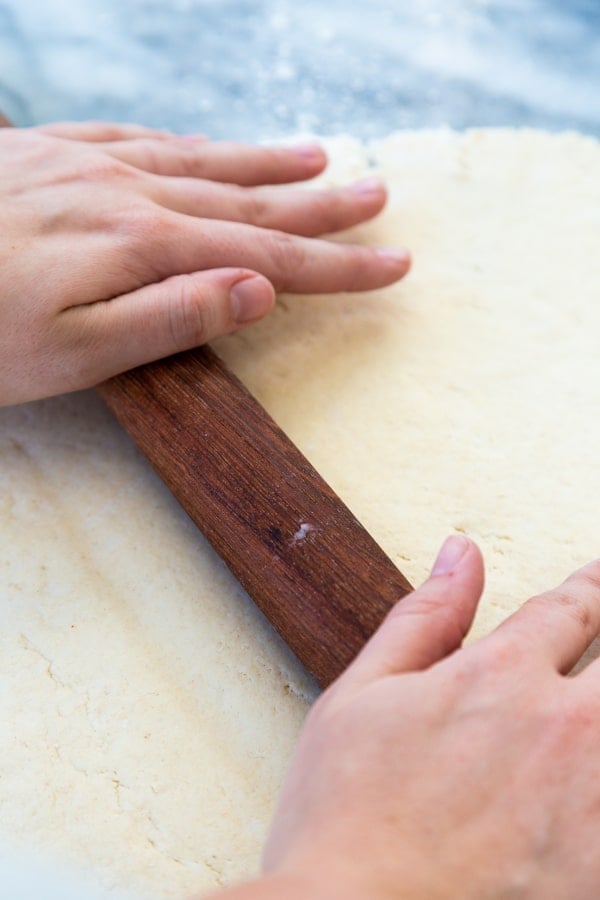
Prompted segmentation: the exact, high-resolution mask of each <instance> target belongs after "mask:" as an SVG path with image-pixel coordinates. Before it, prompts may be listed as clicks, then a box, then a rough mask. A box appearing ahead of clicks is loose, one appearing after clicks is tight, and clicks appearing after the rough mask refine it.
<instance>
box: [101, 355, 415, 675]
mask: <svg viewBox="0 0 600 900" xmlns="http://www.w3.org/2000/svg"><path fill="white" fill-rule="evenodd" d="M98 390H99V391H100V393H101V395H102V396H103V398H104V400H105V401H106V403H107V404H108V406H109V407H110V409H111V410H112V411H113V413H114V414H115V415H116V417H117V418H118V419H119V420H120V422H121V423H122V424H123V426H124V427H125V428H126V430H127V431H128V432H129V434H130V435H131V436H132V438H133V440H134V441H135V442H136V444H137V445H138V446H139V448H140V449H141V451H142V453H143V454H144V455H145V456H146V457H147V458H148V460H149V461H150V463H151V464H152V466H153V467H154V469H155V470H156V472H157V473H158V474H159V475H160V477H161V478H162V479H163V481H164V482H165V483H166V484H167V485H168V486H169V488H170V489H171V491H172V492H173V494H174V495H175V496H176V497H177V499H178V500H179V502H180V503H181V505H182V506H183V508H184V509H185V510H186V511H187V513H188V514H189V515H190V517H191V518H192V520H193V521H194V522H195V523H196V524H197V525H198V527H199V528H200V529H201V530H202V531H203V532H204V534H205V535H206V537H207V538H208V540H209V541H210V542H211V544H212V545H213V546H214V547H215V549H216V551H217V552H218V553H219V554H220V556H221V557H222V558H223V559H224V560H225V562H226V563H227V565H228V566H229V568H230V569H231V571H232V572H233V573H234V574H235V576H236V577H237V578H238V579H239V581H240V582H241V583H242V585H243V586H244V587H245V589H246V590H247V591H248V593H249V594H250V596H251V597H252V598H253V600H254V601H255V602H256V603H257V604H258V606H259V607H260V608H261V609H262V610H263V612H264V613H265V615H266V616H267V617H268V619H269V620H270V621H271V622H272V624H273V625H274V626H275V628H276V629H277V631H278V632H279V633H280V635H281V636H282V637H283V639H284V640H285V641H286V642H287V643H288V645H289V646H290V647H291V649H292V650H293V651H294V653H295V654H296V655H297V656H298V658H299V659H300V660H301V661H302V662H303V663H304V665H305V666H306V668H307V669H308V670H309V671H310V672H312V674H313V675H314V676H315V677H316V679H317V681H318V682H319V683H320V684H321V685H322V686H326V685H327V684H329V683H330V682H331V681H333V680H334V679H335V678H336V677H337V676H338V675H339V674H340V673H341V671H342V670H343V669H344V668H345V667H346V666H347V665H348V663H349V662H350V661H351V660H352V659H353V658H354V656H355V655H356V653H357V652H358V651H359V650H360V648H361V647H362V646H363V644H364V643H365V641H366V640H367V639H368V638H369V637H370V635H371V634H372V633H373V631H374V630H375V629H376V628H377V626H378V625H379V624H380V622H381V620H382V619H383V617H384V616H385V615H386V613H387V612H388V611H389V609H390V608H391V606H392V605H393V604H394V603H395V602H396V601H398V600H399V599H400V598H401V597H403V596H404V595H405V594H406V593H407V592H408V591H410V590H411V587H410V585H409V583H408V582H407V580H406V579H405V578H404V576H403V575H402V574H401V573H400V572H399V571H398V569H397V568H396V566H395V565H394V564H393V563H392V561H391V560H390V559H389V557H387V556H386V554H385V553H384V552H383V550H382V549H381V548H380V547H379V545H378V544H376V542H375V541H374V540H373V538H372V537H371V536H370V535H369V534H368V532H367V531H366V530H365V529H364V528H363V527H362V525H361V524H360V523H359V522H358V521H357V520H356V518H355V517H354V516H353V515H352V513H351V512H350V510H349V509H348V508H347V507H346V506H345V505H344V504H343V503H342V501H341V500H340V498H339V497H338V496H337V495H336V494H335V493H334V492H333V490H332V489H331V488H330V487H329V486H328V485H327V484H326V482H325V481H324V480H323V479H322V478H321V477H320V475H319V474H318V473H317V472H316V470H315V469H314V468H313V467H312V466H311V465H310V463H309V462H308V461H307V460H306V459H305V457H304V456H303V455H302V454H301V453H300V451H299V450H298V448H297V447H296V446H295V445H294V444H293V443H292V442H291V441H290V440H289V438H287V437H286V435H285V434H284V433H283V431H282V430H281V429H280V428H279V427H278V426H277V425H276V424H275V422H274V421H273V420H272V419H271V418H270V416H269V415H268V414H267V413H266V411H265V410H264V409H263V408H262V406H261V405H260V404H259V403H258V401H257V400H255V398H254V397H253V396H252V395H251V394H250V393H249V392H248V391H247V390H246V388H245V387H244V386H243V385H242V384H241V382H240V381H239V380H238V379H237V378H236V377H235V376H234V375H233V374H232V373H231V372H230V371H229V370H228V369H227V367H226V366H225V364H224V363H223V362H222V361H221V360H220V359H219V357H218V356H217V355H216V354H215V353H214V352H213V351H212V350H210V349H209V348H208V347H203V348H200V349H198V350H193V351H190V352H188V353H183V354H179V355H178V356H175V357H171V358H170V359H167V360H163V361H161V362H157V363H153V364H150V365H147V366H142V367H140V368H139V369H136V370H133V371H132V372H128V373H125V374H124V375H121V376H119V377H117V378H114V379H112V380H111V381H109V382H107V383H105V384H104V385H101V386H100V387H99V389H98Z"/></svg>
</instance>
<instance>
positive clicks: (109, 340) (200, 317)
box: [62, 268, 275, 386]
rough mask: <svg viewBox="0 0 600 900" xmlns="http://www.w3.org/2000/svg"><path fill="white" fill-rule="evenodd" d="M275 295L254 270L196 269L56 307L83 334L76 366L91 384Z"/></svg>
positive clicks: (231, 327) (254, 312)
mask: <svg viewBox="0 0 600 900" xmlns="http://www.w3.org/2000/svg"><path fill="white" fill-rule="evenodd" d="M274 296H275V295H274V291H273V288H272V286H271V285H270V284H269V282H268V281H267V280H266V279H265V278H263V277H261V276H260V275H257V274H256V273H255V272H249V271H247V270H244V269H239V268H238V269H218V270H213V271H210V272H196V273H193V274H191V275H178V276H175V277H173V278H168V279H166V280H165V281H162V282H159V283H157V284H152V285H148V286H146V287H143V288H140V289H139V290H137V291H133V292H132V293H130V294H126V295H123V296H120V297H116V298H114V299H113V300H109V301H103V302H101V303H93V304H89V305H87V306H80V307H71V308H70V309H67V310H65V311H64V312H63V313H62V319H63V321H62V326H63V329H65V332H68V333H70V334H77V335H78V337H79V336H82V337H81V340H82V342H83V353H82V359H81V360H80V368H81V369H83V368H84V367H85V370H84V371H80V372H79V373H78V374H79V375H80V376H81V379H82V380H83V381H85V383H86V384H87V385H89V386H92V385H94V384H98V383H99V382H100V381H103V380H105V379H107V378H110V377H112V376H113V375H117V374H118V373H120V372H124V371H126V370H127V369H131V368H134V367H135V366H138V365H142V364H143V363H147V362H151V361H153V360H155V359H161V358H162V357H165V356H170V355H171V354H172V353H179V352H180V351H182V350H188V349H190V348H192V347H197V346H199V345H201V344H204V343H206V342H207V341H210V340H212V339H214V338H216V337H219V336H220V335H223V334H227V333H229V332H232V331H236V330H237V329H239V328H241V327H242V326H244V325H248V324H251V323H252V322H255V321H257V320H258V319H260V318H262V316H264V315H266V313H267V312H269V310H270V309H271V307H272V306H273V302H274ZM86 336H87V340H86V341H83V338H85V337H86Z"/></svg>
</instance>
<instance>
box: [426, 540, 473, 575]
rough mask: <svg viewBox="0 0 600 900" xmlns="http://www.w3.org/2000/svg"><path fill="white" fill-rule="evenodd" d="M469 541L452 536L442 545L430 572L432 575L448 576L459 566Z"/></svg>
mask: <svg viewBox="0 0 600 900" xmlns="http://www.w3.org/2000/svg"><path fill="white" fill-rule="evenodd" d="M469 544H470V541H469V540H468V538H466V537H463V536H462V535H461V534H452V535H450V537H449V538H446V540H445V541H444V543H443V544H442V549H441V550H440V552H439V553H438V555H437V559H436V561H435V562H434V564H433V569H432V570H431V574H432V575H448V573H449V572H451V571H452V570H453V569H455V568H456V566H457V565H458V564H459V562H460V561H461V559H462V558H463V556H464V555H465V553H466V552H467V550H468V549H469Z"/></svg>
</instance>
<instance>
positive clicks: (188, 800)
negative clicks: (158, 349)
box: [0, 130, 600, 900]
mask: <svg viewBox="0 0 600 900" xmlns="http://www.w3.org/2000/svg"><path fill="white" fill-rule="evenodd" d="M329 148H330V154H331V158H332V165H331V168H330V170H329V172H328V174H327V175H326V176H325V179H324V180H325V181H330V182H332V183H337V182H340V181H344V180H346V179H348V178H354V177H358V176H361V175H364V174H367V173H368V172H370V171H372V170H376V171H377V172H379V173H380V174H381V175H382V176H383V177H384V178H385V179H386V180H387V182H388V183H389V185H390V189H391V196H390V203H389V206H388V208H387V211H386V212H385V213H384V214H383V215H382V216H381V217H379V218H378V219H377V220H376V221H375V222H373V223H370V224H368V225H365V226H363V227H361V228H358V229H356V230H355V232H354V233H353V234H352V235H348V236H347V237H344V239H348V240H349V239H356V240H361V241H365V242H367V243H370V244H375V245H395V244H398V243H400V242H402V243H405V244H406V245H408V246H409V247H410V248H411V249H412V251H413V254H414V268H413V271H412V273H411V274H410V276H409V277H408V278H407V279H406V280H405V281H404V282H403V283H401V284H400V285H398V286H396V287H393V288H390V289H387V290H385V291H379V292H375V293H372V294H367V295H362V296H352V295H345V296H344V295H342V296H336V297H310V298H300V297H282V298H281V299H280V302H279V305H278V307H277V309H276V310H275V311H274V312H273V314H272V315H271V316H270V317H269V319H268V320H267V321H265V322H264V323H261V324H260V325H258V326H256V327H254V328H252V329H251V330H248V331H245V332H243V333H240V334H239V335H237V336H235V337H232V338H228V339H226V340H223V341H220V342H218V350H219V351H220V352H221V353H222V355H223V356H224V357H225V358H226V360H227V361H228V362H229V364H230V365H231V366H232V367H233V368H234V370H236V371H237V372H238V374H240V375H241V377H242V378H243V379H244V381H245V382H246V383H247V384H248V385H249V387H250V388H251V389H252V390H253V391H254V392H255V394H256V395H257V397H258V398H259V400H261V401H262V402H263V404H264V405H265V406H266V407H267V409H269V411H270V412H271V413H272V414H273V415H274V417H275V418H276V420H277V421H278V422H279V423H280V424H281V425H282V426H283V428H284V429H285V430H286V431H287V432H288V433H289V434H290V436H291V437H292V438H293V439H294V440H295V441H296V442H297V443H298V444H299V445H300V447H301V448H302V449H303V450H304V452H305V453H306V454H307V455H308V456H309V458H310V459H311V461H312V462H313V463H314V464H315V465H316V467H317V468H318V469H319V470H320V471H321V473H322V474H323V475H324V476H325V478H326V479H327V480H328V481H329V482H330V483H331V484H332V486H333V487H334V488H335V489H336V490H337V491H338V492H339V493H340V494H341V496H342V497H343V498H344V499H345V500H346V502H347V503H348V504H349V505H350V507H351V508H352V509H353V511H354V512H355V514H356V515H357V516H358V517H359V518H360V519H361V520H362V522H363V523H364V524H365V525H366V527H367V528H368V529H369V530H370V531H371V532H372V534H373V535H374V536H375V537H376V538H377V540H378V541H379V542H380V543H381V544H382V545H383V547H384V548H385V549H386V551H387V552H388V553H389V554H390V556H391V557H392V558H393V559H394V560H396V561H397V563H398V565H399V566H400V567H401V568H402V569H403V571H404V572H405V573H406V575H407V576H408V577H409V578H410V579H411V580H412V581H413V582H415V583H418V582H420V581H421V580H422V579H423V578H424V577H425V575H426V572H427V569H428V567H429V565H430V563H431V560H432V557H433V555H434V553H435V550H436V548H437V546H438V544H439V543H440V541H441V540H442V539H443V537H444V536H445V535H446V534H447V533H448V532H452V531H459V532H466V533H468V534H470V535H472V536H473V537H474V538H476V539H477V540H478V541H479V542H480V543H481V545H482V547H483V550H484V552H485V556H486V560H487V567H488V587H487V590H486V595H485V599H484V602H483V604H482V607H481V612H480V615H479V617H478V619H477V622H476V626H475V634H481V633H483V632H485V631H487V630H489V629H491V628H493V627H494V626H495V625H496V624H497V623H498V622H499V621H500V620H501V619H502V618H504V617H505V616H506V615H507V614H508V613H509V612H510V611H511V610H513V609H515V608H516V607H517V606H518V605H519V604H520V603H521V602H522V600H524V599H525V598H526V597H527V595H529V594H531V593H533V592H535V591H538V590H540V589H543V588H545V587H547V586H549V585H551V584H553V583H554V582H556V581H558V580H560V579H562V578H563V577H564V576H565V575H566V574H567V573H568V572H569V571H570V570H572V569H573V568H574V567H576V566H579V565H581V564H582V563H584V562H585V561H586V560H588V559H590V558H592V557H594V556H596V555H598V553H599V550H600V528H599V525H600V512H599V510H600V504H599V500H598V498H599V497H600V465H599V463H598V459H599V457H600V425H598V415H597V413H598V409H599V408H600V406H599V404H600V353H599V352H598V351H599V338H598V335H599V333H600V305H599V303H598V292H599V288H600V269H599V266H600V253H599V252H598V246H599V237H600V234H599V232H600V196H599V193H600V146H599V145H598V144H597V143H596V142H595V141H594V140H592V139H590V138H585V137H583V136H577V135H574V134H565V135H555V136H550V135H547V134H541V133H536V132H531V131H521V132H512V131H508V130H495V131H471V132H468V133H465V134H455V133H452V132H449V131H434V132H423V133H405V134H397V135H394V136H392V137H390V138H389V139H387V140H384V141H379V142H376V143H374V144H372V145H370V146H368V147H367V146H363V145H361V144H360V143H358V142H356V141H354V140H350V139H339V140H334V141H330V142H329ZM0 423H1V424H0V510H1V519H0V521H1V529H2V531H1V537H2V542H1V548H0V595H1V601H2V602H1V605H0V615H1V622H0V642H1V644H0V680H1V684H2V691H1V701H0V703H1V706H0V716H1V720H2V723H3V727H2V729H0V774H1V776H2V777H1V779H0V810H1V814H0V840H3V841H5V842H6V841H11V842H13V843H15V844H18V845H19V846H20V847H30V848H33V849H35V850H40V851H43V852H44V853H45V854H46V855H48V854H49V855H53V856H54V857H56V858H58V859H60V860H62V862H63V863H64V862H65V861H66V862H71V863H73V864H77V865H79V866H83V867H85V868H87V869H88V870H89V871H91V872H92V873H93V874H94V876H95V877H96V878H97V880H98V881H99V882H100V883H102V884H104V885H105V887H106V888H107V889H108V890H109V892H110V891H111V890H112V891H115V892H116V891H121V890H125V891H128V892H130V893H131V894H132V895H136V896H145V897H147V898H149V900H159V898H160V900H163V898H174V897H181V896H183V895H184V894H185V893H189V892H191V891H194V890H197V891H199V890H202V889H206V888H210V887H213V886H216V885H218V884H221V883H226V882H228V881H230V880H232V879H234V878H236V877H238V876H242V875H244V874H248V873H251V872H253V870H254V869H255V868H256V865H257V860H258V856H259V848H260V845H261V842H262V839H263V836H264V834H265V830H266V827H267V823H268V819H269V814H270V810H271V807H272V804H273V801H274V798H275V796H276V793H277V789H278V787H279V784H280V782H281V779H282V775H283V772H284V769H285V765H286V761H287V759H288V757H289V754H290V752H291V749H292V746H293V743H294V740H295V737H296V734H297V732H298V729H299V727H300V724H301V721H302V718H303V716H304V714H305V712H306V709H307V707H308V704H309V702H310V700H311V698H312V697H313V695H314V688H313V685H312V683H311V681H310V679H308V678H307V676H306V675H305V674H304V673H303V671H302V670H301V668H300V666H299V665H298V664H297V663H296V662H295V660H294V659H293V658H292V657H291V655H290V654H289V653H288V652H287V650H286V649H285V648H284V647H283V646H282V644H281V643H280V642H279V641H278V640H277V639H276V637H275V636H274V635H273V633H272V632H271V630H270V628H269V626H268V625H267V624H266V623H265V621H264V620H263V619H262V618H261V616H260V615H259V614H258V613H257V612H256V611H255V610H254V608H253V606H252V604H251V603H249V601H248V600H247V598H246V597H245V596H244V594H243V592H242V591H241V589H240V588H239V587H238V586H237V585H236V583H235V582H234V580H233V579H232V578H231V577H230V575H229V573H228V572H227V571H226V570H225V569H224V567H223V565H222V564H221V563H220V561H219V560H218V559H217V558H216V557H215V555H214V554H213V553H212V551H211V550H210V548H208V547H207V545H206V544H205V542H204V540H203V539H202V537H201V536H200V535H199V534H198V533H197V532H196V530H195V529H194V527H193V526H192V525H191V524H190V523H189V521H188V520H187V519H186V517H185V515H184V514H183V513H182V512H181V511H180V509H179V508H178V506H177V505H176V503H175V502H174V501H173V500H172V499H171V498H170V496H169V494H168V492H167V491H166V489H165V488H164V487H163V486H162V485H161V484H160V483H159V482H158V480H157V479H156V478H155V477H154V475H153V474H152V473H151V471H150V470H149V468H148V466H147V465H146V464H145V462H144V461H143V460H142V459H141V458H140V457H139V455H138V454H137V452H136V451H135V450H134V449H133V447H132V446H131V445H130V443H129V441H128V439H127V438H126V437H125V436H124V434H123V433H122V432H121V430H120V429H119V427H118V426H117V425H116V424H115V423H114V422H113V421H112V420H111V417H110V416H109V414H108V413H107V412H106V411H105V410H104V409H103V407H102V405H101V403H100V401H99V400H98V399H97V398H96V397H95V396H94V395H93V394H90V393H84V394H80V395H76V396H71V397H63V398H59V399H53V400H48V401H44V402H41V403H34V404H30V405H28V406H23V407H19V408H13V409H4V410H1V411H0Z"/></svg>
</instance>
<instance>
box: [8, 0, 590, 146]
mask: <svg viewBox="0 0 600 900" xmlns="http://www.w3.org/2000/svg"><path fill="white" fill-rule="evenodd" d="M599 85H600V3H599V2H598V0H570V2H568V3H565V2H564V0H411V2H407V0H403V2H401V0H354V2H352V3H350V2H343V0H328V2H327V3H323V2H322V0H303V2H301V3H300V2H297V0H118V2H117V0H77V2H73V0H0V108H4V109H5V110H6V111H7V112H8V113H9V114H10V115H11V116H12V117H14V118H15V120H16V121H17V122H18V123H20V124H27V123H33V122H38V121H47V120H52V119H59V118H75V119H79V118H87V117H103V118H107V119H116V120H139V121H143V122H146V123H148V124H150V125H156V126H167V127H169V128H172V129H175V130H178V131H183V132H197V131H203V132H206V133H208V134H210V135H211V136H213V137H225V136H227V137H233V138H239V139H256V138H268V137H272V136H279V135H285V134H290V133H295V132H299V131H303V132H306V131H311V132H316V133H321V134H336V133H343V132H350V133H353V134H355V135H356V136H357V137H361V138H369V137H373V136H380V135H384V134H387V133H389V132H390V131H394V130H396V129H398V128H405V127H409V128H420V127H427V126H432V125H441V124H448V125H451V126H453V127H457V128H462V127H468V126H471V125H530V126H534V127H538V128H547V129H550V130H564V129H577V130H580V131H584V132H586V133H590V134H599V133H600V90H599Z"/></svg>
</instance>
